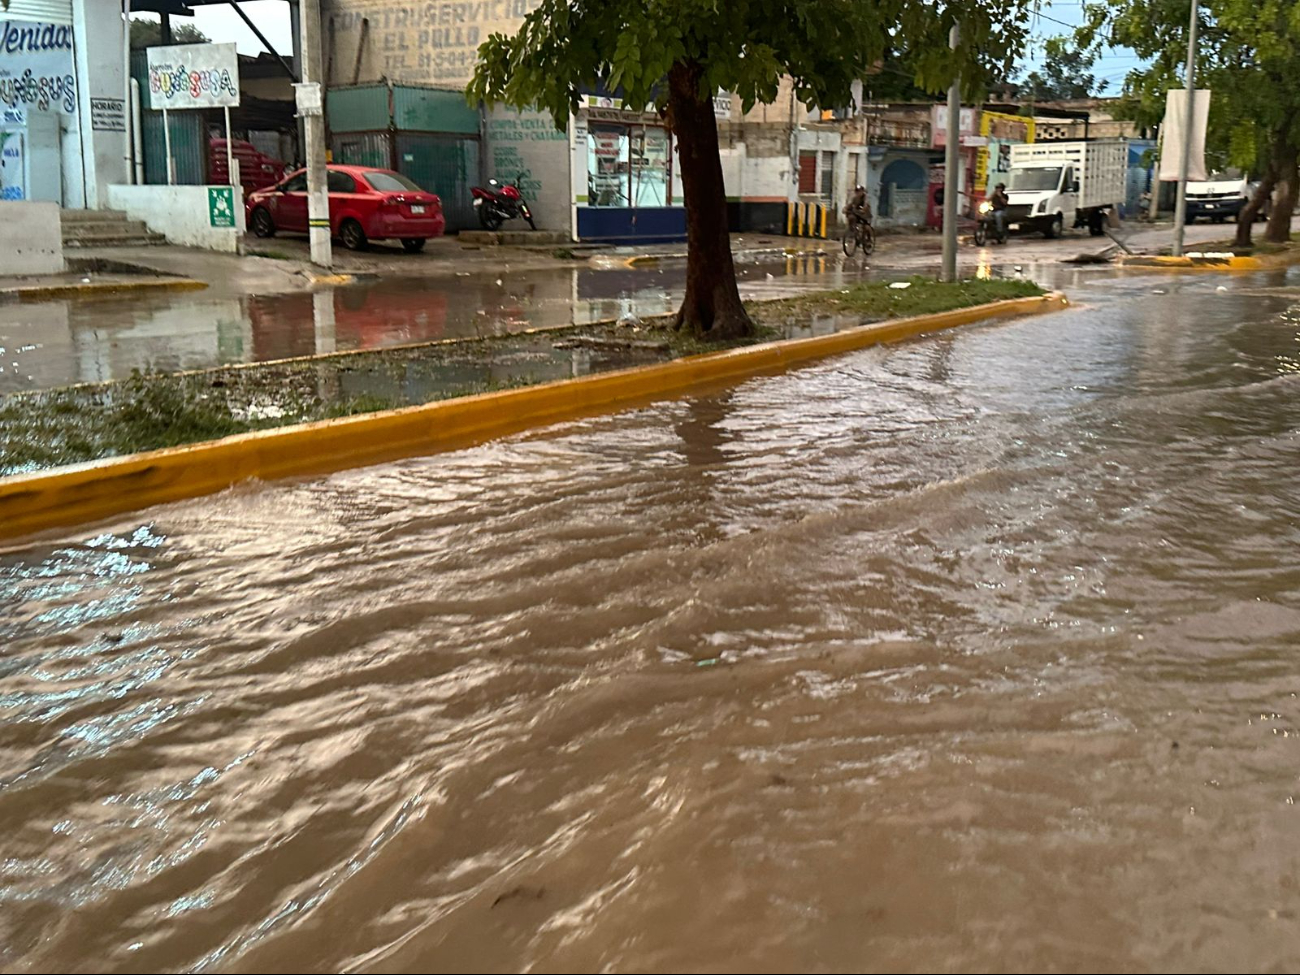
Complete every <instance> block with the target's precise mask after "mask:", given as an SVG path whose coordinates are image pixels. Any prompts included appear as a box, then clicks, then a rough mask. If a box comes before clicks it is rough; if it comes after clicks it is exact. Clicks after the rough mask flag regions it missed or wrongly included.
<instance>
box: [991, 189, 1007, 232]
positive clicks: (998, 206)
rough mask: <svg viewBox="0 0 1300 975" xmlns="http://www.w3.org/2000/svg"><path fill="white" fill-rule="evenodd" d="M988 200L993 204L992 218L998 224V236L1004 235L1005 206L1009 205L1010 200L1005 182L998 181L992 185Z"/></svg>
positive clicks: (1005, 226) (1005, 229)
mask: <svg viewBox="0 0 1300 975" xmlns="http://www.w3.org/2000/svg"><path fill="white" fill-rule="evenodd" d="M989 202H990V203H992V204H993V220H994V222H995V223H996V224H997V226H998V236H999V237H1005V236H1006V233H1007V207H1008V206H1010V205H1011V200H1010V199H1008V198H1007V184H1006V183H999V184H998V185H997V186H996V187H994V189H993V195H992V196H991V197H989Z"/></svg>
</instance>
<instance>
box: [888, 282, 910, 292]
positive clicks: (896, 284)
mask: <svg viewBox="0 0 1300 975" xmlns="http://www.w3.org/2000/svg"><path fill="white" fill-rule="evenodd" d="M911 286H912V282H911V281H895V282H894V283H893V284H891V285H890V287H891V288H894V289H896V290H898V291H902V290H903V289H904V288H910V287H911Z"/></svg>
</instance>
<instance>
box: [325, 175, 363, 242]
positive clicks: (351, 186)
mask: <svg viewBox="0 0 1300 975" xmlns="http://www.w3.org/2000/svg"><path fill="white" fill-rule="evenodd" d="M326 185H327V186H328V187H329V200H330V231H331V232H332V233H334V234H336V235H337V234H338V232H339V224H340V223H342V222H343V218H344V217H349V216H350V217H356V218H357V219H358V220H360V221H361V226H362V229H363V230H366V231H367V232H369V229H370V228H368V227H367V226H366V221H365V219H364V218H363V217H362V215H361V214H359V213H358V212H357V210H358V207H357V192H358V189H359V188H358V186H357V181H356V180H355V179H353V178H352V176H351V175H349V174H348V173H345V172H343V171H342V170H338V169H331V170H330V171H329V174H328V175H327V176H326Z"/></svg>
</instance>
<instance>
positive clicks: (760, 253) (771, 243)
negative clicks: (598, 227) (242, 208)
mask: <svg viewBox="0 0 1300 975" xmlns="http://www.w3.org/2000/svg"><path fill="white" fill-rule="evenodd" d="M244 244H245V247H246V248H247V251H246V253H245V254H243V255H237V254H219V253H216V252H214V251H205V250H198V249H195V248H190V247H176V246H172V245H166V244H165V245H160V246H152V247H101V248H85V249H82V250H79V251H78V252H77V255H76V258H75V260H77V261H88V262H90V265H82V266H93V265H99V266H103V267H106V268H111V269H112V270H113V271H114V272H115V274H116V277H120V278H122V279H123V280H131V281H136V282H143V281H146V280H157V281H162V280H167V279H176V278H184V279H187V280H190V281H197V282H201V283H202V284H203V285H206V286H207V287H208V288H209V289H211V291H212V292H213V294H214V295H221V296H230V295H246V294H271V293H282V292H290V291H301V290H307V289H310V288H313V287H316V286H318V285H321V284H341V283H346V282H347V281H350V280H355V279H368V278H376V277H382V278H449V277H466V276H484V277H486V276H504V275H509V274H511V273H518V272H523V271H546V270H551V269H555V270H572V269H574V268H587V267H590V268H609V267H624V266H633V264H628V263H627V261H628V259H629V258H633V259H635V261H634V263H642V262H647V263H648V262H659V261H674V260H685V259H686V247H685V245H684V244H681V243H677V244H654V245H644V246H639V247H621V246H620V247H615V246H609V245H594V244H541V245H538V246H529V247H521V246H507V245H502V246H485V245H482V244H477V243H469V244H462V243H461V242H460V240H459V239H458V238H456V237H443V238H440V239H438V240H431V241H429V243H428V245H427V246H426V247H425V250H424V252H423V253H420V254H407V253H405V252H404V251H403V250H402V249H401V248H400V247H391V246H387V245H385V244H374V245H372V246H371V248H370V249H369V250H367V251H363V252H359V253H358V252H353V251H348V250H344V249H343V248H342V247H341V246H339V245H338V244H337V243H336V244H335V247H334V268H333V273H332V274H330V273H329V272H325V271H323V270H322V269H320V268H318V267H316V266H315V265H313V264H312V263H311V260H310V249H309V247H308V244H307V241H306V239H305V238H297V237H272V238H267V239H259V238H256V237H247V238H245V241H244ZM836 246H838V245H837V244H836V242H835V241H828V240H819V239H815V238H807V237H777V236H764V235H754V234H736V235H734V236H733V238H732V253H733V254H734V255H735V258H736V260H738V261H752V260H758V259H761V258H762V257H765V256H773V255H776V254H785V253H796V254H819V253H825V252H828V250H829V249H830V248H831V247H836ZM71 260H74V258H72V257H71V256H70V261H71ZM132 269H134V271H135V274H134V275H132V274H130V272H131V271H132ZM87 276H90V277H92V278H95V279H96V280H98V279H99V276H95V275H87V274H84V273H74V274H70V275H60V276H57V277H58V279H59V282H54V281H51V282H37V283H47V284H50V285H51V286H52V285H53V284H54V283H67V284H75V283H81V280H82V278H84V277H87ZM116 277H115V279H116ZM65 278H66V279H67V281H66V282H64V279H65ZM105 284H107V281H105ZM22 286H23V282H21V281H19V280H18V279H6V278H0V295H3V294H6V293H10V294H14V293H17V291H18V289H20V288H21V287H22ZM160 286H161V285H160Z"/></svg>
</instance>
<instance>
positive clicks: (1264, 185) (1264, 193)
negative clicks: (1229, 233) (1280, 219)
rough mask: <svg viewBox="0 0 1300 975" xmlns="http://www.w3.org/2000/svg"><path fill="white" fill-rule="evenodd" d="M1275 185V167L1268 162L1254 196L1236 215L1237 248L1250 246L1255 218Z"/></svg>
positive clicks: (1271, 193)
mask: <svg viewBox="0 0 1300 975" xmlns="http://www.w3.org/2000/svg"><path fill="white" fill-rule="evenodd" d="M1276 185H1277V167H1276V166H1275V165H1274V164H1273V163H1272V161H1270V162H1269V164H1268V169H1266V170H1265V171H1264V177H1263V179H1261V180H1260V181H1259V186H1258V187H1256V189H1255V195H1254V196H1252V197H1251V198H1250V199H1249V200H1247V201H1246V205H1245V206H1244V207H1242V208H1241V212H1240V213H1238V214H1237V239H1236V240H1235V241H1234V244H1235V245H1236V246H1237V247H1249V246H1250V243H1251V242H1250V232H1251V229H1252V228H1253V227H1254V226H1255V217H1256V215H1257V214H1258V213H1259V211H1260V208H1262V207H1263V206H1264V204H1265V203H1267V202H1268V201H1269V198H1270V197H1271V196H1272V195H1273V187H1274V186H1276Z"/></svg>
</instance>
